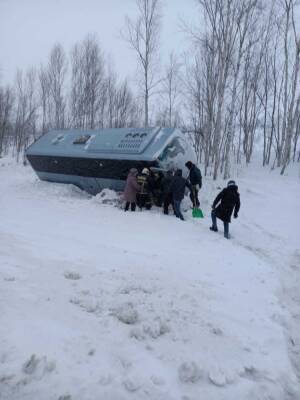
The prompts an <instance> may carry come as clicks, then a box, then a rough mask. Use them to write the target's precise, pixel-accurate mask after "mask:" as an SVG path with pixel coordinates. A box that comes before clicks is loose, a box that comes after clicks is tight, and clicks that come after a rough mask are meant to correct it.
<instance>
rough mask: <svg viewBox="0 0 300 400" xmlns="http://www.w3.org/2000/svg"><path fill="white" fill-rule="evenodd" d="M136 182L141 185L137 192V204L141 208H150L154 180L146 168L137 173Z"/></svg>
mask: <svg viewBox="0 0 300 400" xmlns="http://www.w3.org/2000/svg"><path fill="white" fill-rule="evenodd" d="M137 182H138V184H139V185H140V186H141V190H140V191H139V193H138V194H137V205H138V207H139V208H141V209H142V208H143V207H145V208H146V210H150V209H151V207H152V196H153V191H154V182H153V178H152V177H151V175H150V171H149V169H148V168H144V169H143V170H142V173H141V174H138V175H137Z"/></svg>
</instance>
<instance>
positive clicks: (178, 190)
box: [170, 169, 192, 221]
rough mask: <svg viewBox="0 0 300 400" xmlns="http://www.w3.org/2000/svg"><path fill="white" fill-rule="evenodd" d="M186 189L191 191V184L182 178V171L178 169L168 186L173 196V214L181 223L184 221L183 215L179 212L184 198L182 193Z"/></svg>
mask: <svg viewBox="0 0 300 400" xmlns="http://www.w3.org/2000/svg"><path fill="white" fill-rule="evenodd" d="M186 187H188V188H189V189H190V190H192V186H191V184H190V183H189V182H188V181H187V180H186V179H184V178H183V176H182V170H181V169H178V170H177V171H176V172H175V176H174V177H173V179H172V182H171V185H170V192H171V193H172V196H173V205H174V212H175V215H176V217H177V218H180V219H181V220H182V221H184V218H183V215H182V213H181V210H180V205H181V202H182V200H183V198H184V193H185V188H186Z"/></svg>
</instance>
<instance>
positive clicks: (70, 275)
mask: <svg viewBox="0 0 300 400" xmlns="http://www.w3.org/2000/svg"><path fill="white" fill-rule="evenodd" d="M64 277H65V278H66V279H71V280H73V281H77V280H78V279H81V275H80V274H79V273H78V272H74V271H66V272H65V273H64Z"/></svg>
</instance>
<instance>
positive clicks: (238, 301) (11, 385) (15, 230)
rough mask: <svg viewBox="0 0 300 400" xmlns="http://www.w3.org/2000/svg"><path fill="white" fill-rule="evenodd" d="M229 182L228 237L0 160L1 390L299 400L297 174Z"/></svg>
mask: <svg viewBox="0 0 300 400" xmlns="http://www.w3.org/2000/svg"><path fill="white" fill-rule="evenodd" d="M237 181H238V184H239V188H240V193H241V201H242V208H241V212H240V215H239V219H238V220H237V221H234V223H233V224H231V227H230V228H231V233H232V236H233V238H232V240H230V241H227V240H225V239H224V238H223V236H222V229H220V232H219V233H218V234H214V233H212V232H210V231H209V230H208V227H209V225H210V218H209V217H206V218H205V219H204V220H193V219H192V218H191V211H190V210H189V211H188V212H187V213H186V218H187V220H186V221H185V222H181V221H179V220H177V219H176V218H175V217H173V216H164V215H162V214H161V212H160V210H158V209H156V210H152V211H151V212H146V211H143V212H136V213H131V212H128V213H124V212H123V211H122V210H120V209H119V208H118V199H117V198H116V197H115V195H114V193H110V192H109V191H107V192H105V193H104V194H102V195H98V196H97V197H95V198H91V197H90V196H88V195H86V194H85V193H83V192H81V191H80V190H79V189H77V188H75V187H72V186H66V185H58V184H50V183H45V182H40V181H39V180H38V179H37V178H36V176H35V175H34V173H33V171H32V170H31V168H30V167H22V166H16V165H15V164H14V163H13V162H11V161H9V160H1V161H0V191H1V197H0V240H1V241H0V265H1V277H0V293H1V295H0V307H1V324H0V398H1V399H5V400H6V399H9V400H21V399H22V400H25V399H31V400H32V399H38V400H43V399H47V400H48V399H49V400H58V399H60V400H69V399H72V400H94V399H106V400H121V399H139V400H142V399H153V400H154V399H155V400H158V399H163V400H171V399H181V400H188V399H190V400H196V399H197V400H198V399H205V400H206V399H209V400H221V399H222V400H227V399H228V400H229V399H230V400H232V399H249V400H250V399H251V400H256V399H270V400H271V399H273V400H283V399H295V400H296V399H299V398H300V384H299V380H297V374H299V370H300V361H299V352H300V329H299V327H300V314H299V307H300V293H299V292H300V291H299V283H300V249H299V247H300V246H299V235H298V229H299V225H300V203H299V198H300V183H299V177H297V176H294V177H293V176H286V177H280V176H278V175H277V173H270V172H269V171H261V170H258V169H248V170H243V171H242V172H240V173H239V176H238V177H237ZM223 184H224V183H223V182H221V181H220V182H219V183H215V182H211V181H210V180H204V187H203V189H202V191H201V200H202V206H203V209H204V212H205V214H206V215H208V214H209V211H210V204H211V203H212V201H213V199H214V196H215V195H216V194H217V192H218V188H219V187H221V186H222V185H223ZM219 227H220V228H221V225H219ZM298 379H299V375H298Z"/></svg>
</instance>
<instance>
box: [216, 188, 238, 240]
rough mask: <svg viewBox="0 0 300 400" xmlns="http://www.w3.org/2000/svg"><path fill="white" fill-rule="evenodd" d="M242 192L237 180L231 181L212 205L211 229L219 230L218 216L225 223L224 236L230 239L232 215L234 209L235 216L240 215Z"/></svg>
mask: <svg viewBox="0 0 300 400" xmlns="http://www.w3.org/2000/svg"><path fill="white" fill-rule="evenodd" d="M240 206H241V202H240V194H239V192H238V187H237V185H236V183H235V181H229V182H228V184H227V187H226V188H225V189H223V190H222V191H221V192H220V193H219V194H218V196H217V197H216V198H215V201H214V202H213V205H212V212H211V219H212V226H211V227H210V230H211V231H214V232H218V226H217V218H219V219H221V220H222V221H223V223H224V237H225V238H226V239H229V223H230V221H231V215H232V212H233V211H234V214H233V216H234V218H237V217H238V212H239V210H240Z"/></svg>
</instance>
